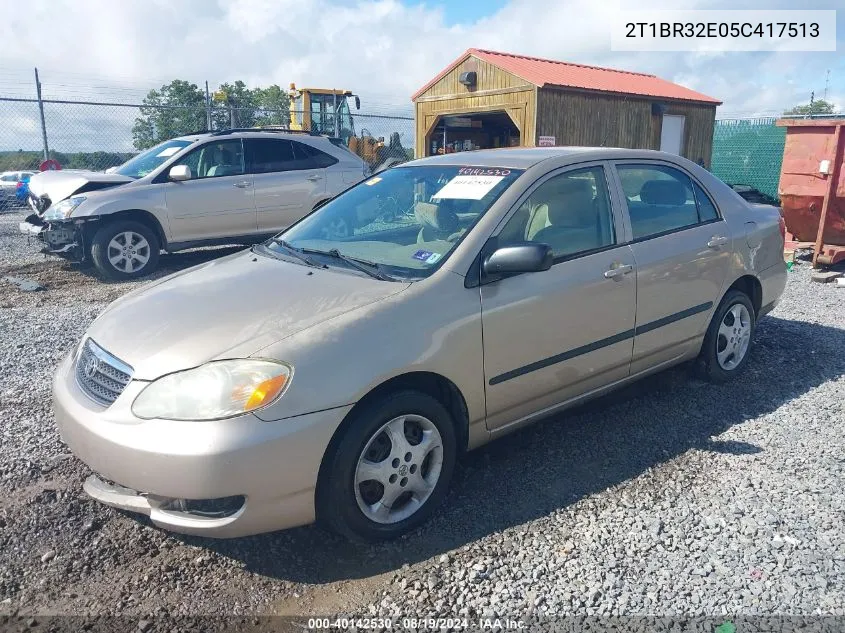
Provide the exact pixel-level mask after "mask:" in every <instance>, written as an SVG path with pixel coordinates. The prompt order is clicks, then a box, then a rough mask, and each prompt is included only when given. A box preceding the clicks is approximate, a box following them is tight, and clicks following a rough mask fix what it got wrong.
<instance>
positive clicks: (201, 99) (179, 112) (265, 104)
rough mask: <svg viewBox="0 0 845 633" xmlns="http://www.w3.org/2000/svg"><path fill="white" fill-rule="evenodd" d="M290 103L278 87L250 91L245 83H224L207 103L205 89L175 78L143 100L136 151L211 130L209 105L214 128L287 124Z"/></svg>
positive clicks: (134, 139) (135, 135)
mask: <svg viewBox="0 0 845 633" xmlns="http://www.w3.org/2000/svg"><path fill="white" fill-rule="evenodd" d="M289 104H290V101H289V98H288V94H287V92H285V91H284V90H282V88H280V87H279V86H277V85H272V86H268V87H267V88H248V87H247V85H246V84H245V83H244V82H243V81H240V80H238V81H236V82H234V83H224V84H221V85H220V87H219V88H218V89H217V90H216V91H215V92H214V98H213V99H211V102H210V104H207V103H206V94H205V91H204V90H203V89H201V88H200V87H199V86H197V85H196V84H194V83H191V82H189V81H183V80H181V79H175V80H173V81H171V82H170V83H169V84H165V85H164V86H162V87H161V88H159V89H156V90H150V91H149V93H147V96H146V97H144V101H143V105H142V106H141V112H140V115H139V116H138V117H137V118H136V119H135V124H134V125H133V126H132V142H133V144H134V146H135V148H136V149H138V150H143V149H147V148H148V147H153V146H154V145H157V144H158V143H161V142H162V141H166V140H167V139H170V138H173V137H174V136H180V135H182V134H189V133H191V132H198V131H200V130H206V129H208V109H209V105H210V110H211V121H212V129H218V130H219V129H225V128H229V127H254V126H261V125H284V126H286V125H288V123H289V118H288V117H289V111H290V105H289Z"/></svg>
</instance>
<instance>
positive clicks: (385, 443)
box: [354, 415, 443, 524]
mask: <svg viewBox="0 0 845 633" xmlns="http://www.w3.org/2000/svg"><path fill="white" fill-rule="evenodd" d="M442 468H443V438H442V437H441V436H440V431H438V430H437V427H436V426H435V425H434V423H433V422H432V421H431V420H429V419H428V418H425V417H423V416H421V415H401V416H399V417H396V418H393V419H392V420H390V421H389V422H387V423H386V424H384V425H382V427H381V428H379V429H378V430H377V431H376V432H375V433H374V434H373V436H372V437H371V438H370V439H369V441H368V442H367V444H366V445H365V446H364V450H363V451H362V452H361V456H360V457H359V458H358V464H357V466H356V468H355V482H354V486H355V500H356V501H357V502H358V508H359V509H360V510H361V512H362V513H363V514H364V516H366V517H367V518H368V519H370V520H372V521H374V522H376V523H382V524H388V523H398V522H399V521H403V520H405V519H407V518H409V517H410V516H412V515H413V514H414V513H415V512H416V511H417V510H419V509H420V508H421V507H422V506H423V504H425V502H426V501H427V500H428V498H429V497H430V496H431V493H432V492H433V491H434V488H435V486H436V485H437V482H438V480H439V479H440V472H441V470H442Z"/></svg>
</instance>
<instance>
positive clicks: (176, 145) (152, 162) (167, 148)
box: [115, 140, 193, 178]
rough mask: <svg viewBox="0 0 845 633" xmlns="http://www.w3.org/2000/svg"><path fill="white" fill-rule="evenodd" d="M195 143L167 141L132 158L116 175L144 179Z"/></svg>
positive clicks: (117, 170)
mask: <svg viewBox="0 0 845 633" xmlns="http://www.w3.org/2000/svg"><path fill="white" fill-rule="evenodd" d="M191 143H193V141H183V140H172V141H165V142H164V143H161V144H160V145H156V146H155V147H153V148H151V149H148V150H146V151H144V152H141V153H140V154H138V155H137V156H135V157H134V158H130V159H129V160H128V161H126V162H125V163H123V164H122V165H121V166H120V167H118V168H117V169H116V170H115V173H117V174H120V175H121V176H129V177H130V178H143V177H144V176H146V175H147V174H149V173H150V172H152V171H154V170H156V169H158V168H159V167H160V166H161V165H162V164H164V162H165V161H167V160H170V158H171V157H172V156H175V155H176V154H178V153H179V152H181V151H182V150H183V149H185V148H186V147H188V145H190V144H191Z"/></svg>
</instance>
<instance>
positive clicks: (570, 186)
mask: <svg viewBox="0 0 845 633" xmlns="http://www.w3.org/2000/svg"><path fill="white" fill-rule="evenodd" d="M524 241H529V242H540V243H543V244H548V245H549V246H550V247H551V248H552V252H554V254H555V257H567V256H572V255H575V254H578V253H585V252H589V251H594V250H597V249H600V248H604V247H606V246H611V245H613V244H615V242H616V240H615V233H614V229H613V215H612V213H611V209H610V197H609V196H608V192H607V180H606V179H605V175H604V169H603V168H602V167H589V168H587V169H578V170H575V171H570V172H566V173H564V174H560V175H558V176H553V177H552V178H550V179H549V180H547V181H546V182H544V183H543V184H542V185H540V186H539V187H537V189H535V190H534V191H533V192H532V193H531V195H530V196H529V197H528V199H527V200H526V201H525V202H524V203H523V204H522V205H521V206H520V208H519V209H517V211H516V212H515V213H514V215H513V216H512V217H511V218H510V220H508V223H507V224H506V225H505V227H504V228H503V229H502V231H501V233H500V234H499V243H500V245H506V244H508V243H515V242H524Z"/></svg>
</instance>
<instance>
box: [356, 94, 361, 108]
mask: <svg viewBox="0 0 845 633" xmlns="http://www.w3.org/2000/svg"><path fill="white" fill-rule="evenodd" d="M355 109H356V110H360V109H361V97H359V96H358V95H355Z"/></svg>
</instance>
